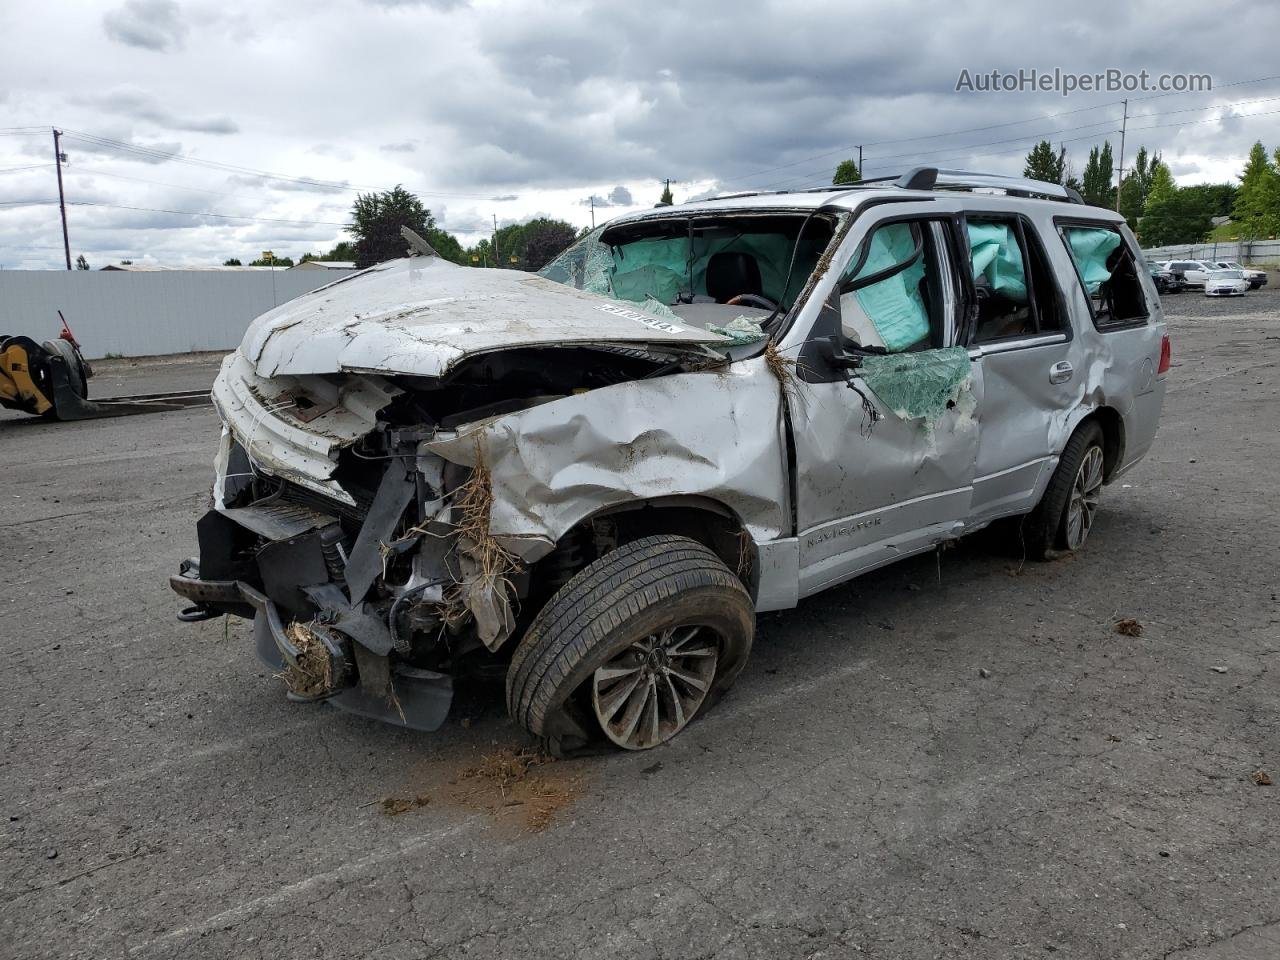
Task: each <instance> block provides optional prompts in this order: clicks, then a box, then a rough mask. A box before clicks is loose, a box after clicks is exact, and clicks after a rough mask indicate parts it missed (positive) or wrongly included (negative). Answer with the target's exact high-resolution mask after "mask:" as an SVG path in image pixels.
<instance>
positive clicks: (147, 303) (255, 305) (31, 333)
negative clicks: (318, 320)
mask: <svg viewBox="0 0 1280 960" xmlns="http://www.w3.org/2000/svg"><path fill="white" fill-rule="evenodd" d="M336 279H338V278H337V277H335V276H333V274H332V273H330V272H329V271H325V270H288V271H286V270H278V271H275V272H274V275H273V274H272V272H271V271H244V272H240V271H227V272H221V271H206V270H164V271H155V272H146V273H144V272H138V273H130V272H128V271H114V270H107V271H100V270H0V335H4V336H16V335H19V334H23V335H26V336H28V337H31V338H32V339H33V340H35V341H37V342H39V341H42V340H49V339H51V338H53V337H55V336H57V334H58V331H59V329H60V327H59V323H58V311H59V310H61V311H62V312H63V314H64V315H65V316H66V318H67V324H68V325H69V326H70V327H71V330H72V332H73V333H74V334H75V335H76V339H77V340H79V341H80V344H81V346H82V347H83V348H84V353H85V356H87V357H89V358H90V359H93V358H97V357H104V356H106V355H107V354H112V355H118V356H124V357H140V356H150V355H153V354H171V353H189V352H192V351H196V350H233V349H235V347H237V346H238V345H239V343H240V340H241V338H242V337H243V336H244V331H245V329H246V328H247V327H248V325H249V322H250V321H251V320H253V319H254V318H255V317H258V316H260V315H262V314H263V313H266V312H267V311H268V310H270V309H271V308H272V307H274V306H276V305H277V304H280V303H284V302H285V301H286V300H292V299H293V298H294V297H296V296H299V295H301V294H304V293H306V292H307V291H309V290H314V289H315V288H316V287H321V286H324V285H325V284H326V283H330V282H332V281H333V280H336Z"/></svg>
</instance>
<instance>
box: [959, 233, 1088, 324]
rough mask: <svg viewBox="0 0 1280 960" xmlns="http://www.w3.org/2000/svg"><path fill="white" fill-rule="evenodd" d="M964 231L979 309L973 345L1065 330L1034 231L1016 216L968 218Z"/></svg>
mask: <svg viewBox="0 0 1280 960" xmlns="http://www.w3.org/2000/svg"><path fill="white" fill-rule="evenodd" d="M965 227H966V233H967V235H968V239H969V262H970V267H971V270H972V276H973V286H974V295H975V296H976V297H977V308H978V309H977V318H976V324H975V329H974V336H973V340H974V342H975V343H992V342H994V341H997V340H1006V339H1014V338H1018V337H1026V336H1034V335H1035V334H1037V333H1046V332H1052V331H1058V330H1062V329H1064V328H1065V312H1064V311H1063V308H1062V302H1061V297H1060V295H1059V292H1058V287H1057V284H1056V283H1055V282H1054V279H1053V271H1052V270H1051V269H1050V267H1049V262H1048V257H1047V256H1046V255H1045V252H1044V248H1043V246H1042V245H1041V244H1040V241H1039V238H1038V237H1037V236H1036V233H1035V230H1034V228H1032V227H1030V226H1029V225H1028V224H1027V222H1026V221H1025V220H1024V219H1023V218H1022V217H1016V216H1010V217H1001V216H981V217H970V218H968V219H967V221H966V224H965Z"/></svg>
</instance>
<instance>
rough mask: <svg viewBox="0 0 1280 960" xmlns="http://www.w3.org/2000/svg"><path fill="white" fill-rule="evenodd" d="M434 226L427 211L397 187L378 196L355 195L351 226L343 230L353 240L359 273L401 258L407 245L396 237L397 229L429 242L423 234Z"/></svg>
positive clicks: (429, 212) (414, 198)
mask: <svg viewBox="0 0 1280 960" xmlns="http://www.w3.org/2000/svg"><path fill="white" fill-rule="evenodd" d="M434 226H435V218H434V217H432V216H431V211H430V210H428V209H427V208H426V207H424V206H423V205H422V201H421V200H419V199H418V198H417V197H415V196H414V195H413V194H412V193H410V192H409V191H408V190H406V189H405V188H404V187H402V186H400V185H399V184H396V186H395V188H394V189H391V190H385V191H383V192H382V193H361V194H358V195H357V196H356V201H355V203H354V204H352V206H351V223H350V225H349V226H348V227H347V232H349V233H350V234H351V235H352V236H353V237H355V261H356V266H357V267H359V268H360V269H362V270H363V269H364V268H365V267H371V266H373V265H374V264H375V263H382V262H383V261H384V260H395V259H398V258H400V257H403V256H404V255H405V250H406V248H407V244H406V243H405V241H404V237H402V236H400V228H401V227H408V228H409V229H410V230H412V231H413V232H414V233H416V234H418V236H420V237H423V238H424V239H428V242H430V241H429V238H428V237H427V235H428V234H429V233H430V232H431V228H432V227H434Z"/></svg>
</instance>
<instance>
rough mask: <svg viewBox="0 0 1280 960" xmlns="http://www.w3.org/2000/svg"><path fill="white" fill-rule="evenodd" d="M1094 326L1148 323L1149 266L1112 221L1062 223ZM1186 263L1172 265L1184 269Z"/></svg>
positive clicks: (1106, 326) (1112, 326)
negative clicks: (1146, 275)
mask: <svg viewBox="0 0 1280 960" xmlns="http://www.w3.org/2000/svg"><path fill="white" fill-rule="evenodd" d="M1058 232H1059V233H1060V234H1061V236H1062V241H1063V243H1065V244H1066V247H1067V252H1068V253H1069V254H1070V255H1071V260H1072V262H1073V263H1074V264H1075V267H1076V276H1077V278H1078V279H1079V281H1080V287H1081V289H1082V290H1083V292H1084V296H1085V297H1086V299H1087V300H1088V303H1089V312H1090V313H1091V314H1092V316H1093V323H1094V326H1095V327H1097V328H1098V329H1099V330H1110V329H1117V328H1122V327H1128V326H1134V325H1137V324H1143V323H1146V322H1147V319H1148V318H1149V317H1150V315H1151V309H1150V307H1149V305H1148V304H1147V295H1146V291H1145V290H1144V289H1143V286H1142V281H1141V279H1140V274H1141V272H1142V271H1143V270H1144V269H1145V266H1141V267H1140V266H1139V264H1140V262H1141V261H1140V260H1139V258H1138V257H1137V255H1136V254H1135V253H1134V251H1133V250H1132V248H1131V247H1130V246H1129V244H1128V243H1127V242H1126V240H1125V238H1124V235H1123V234H1122V233H1121V232H1120V231H1119V230H1118V229H1117V228H1116V227H1115V226H1113V225H1111V224H1109V223H1086V222H1066V223H1063V222H1059V224H1058ZM1183 266H1184V265H1183V264H1178V263H1175V264H1172V267H1173V269H1175V270H1176V269H1181V268H1182V267H1183Z"/></svg>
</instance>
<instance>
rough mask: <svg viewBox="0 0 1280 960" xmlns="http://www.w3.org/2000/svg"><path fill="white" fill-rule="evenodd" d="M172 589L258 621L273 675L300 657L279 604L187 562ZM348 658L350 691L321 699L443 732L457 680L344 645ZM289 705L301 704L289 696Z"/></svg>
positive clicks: (262, 652) (261, 648)
mask: <svg viewBox="0 0 1280 960" xmlns="http://www.w3.org/2000/svg"><path fill="white" fill-rule="evenodd" d="M169 586H170V587H171V588H172V589H173V591H174V593H176V594H178V595H179V596H180V597H184V598H186V599H187V600H190V601H191V602H192V604H194V606H195V608H198V609H200V610H207V611H211V612H212V613H213V614H214V615H216V614H218V613H234V614H237V615H240V616H251V617H252V618H253V638H254V646H255V648H256V652H257V654H258V659H259V660H261V661H262V662H263V663H264V664H266V665H267V666H269V667H271V668H272V669H273V670H277V671H278V670H283V669H284V668H285V665H286V663H287V662H289V661H291V660H293V659H294V657H296V656H297V653H298V651H297V649H296V648H295V647H294V645H293V643H292V642H291V641H290V640H289V637H288V635H287V633H286V631H285V623H284V620H283V619H282V617H281V615H280V609H279V607H277V605H276V603H275V602H274V601H273V600H272V599H271V598H270V597H268V596H267V595H266V594H264V593H262V592H261V591H259V590H258V589H256V588H255V587H253V586H252V585H250V584H247V583H245V582H244V581H241V580H202V579H200V564H199V561H197V560H195V559H189V560H184V561H183V562H182V564H181V565H180V567H179V570H178V572H177V573H175V574H173V575H172V576H170V577H169ZM345 644H346V649H345V653H346V655H347V657H348V658H349V659H350V660H351V661H352V663H353V664H354V670H353V671H351V680H350V682H349V685H347V686H344V687H343V688H342V689H339V690H335V691H334V692H332V693H330V694H328V695H327V696H325V697H323V698H322V699H325V700H327V701H328V702H329V703H332V704H333V705H334V706H335V707H337V708H338V709H340V710H345V711H346V712H348V713H354V714H358V715H359V716H362V717H369V718H370V719H373V720H380V721H382V722H384V723H390V724H393V725H395V726H398V727H407V728H409V729H412V730H427V731H431V730H438V729H439V728H440V727H441V725H442V724H443V723H444V721H445V718H446V717H447V716H448V715H449V707H450V705H451V703H452V702H453V679H452V678H451V677H450V676H448V675H447V674H443V673H437V672H435V671H433V670H423V669H419V668H417V667H411V666H409V665H407V664H402V663H398V662H394V661H393V660H392V659H391V658H390V657H389V656H386V655H385V654H382V655H380V654H379V653H377V652H375V651H372V650H369V649H368V648H366V647H363V646H362V645H361V644H360V643H359V642H358V641H357V640H354V639H349V638H348V639H347V640H346V641H345ZM290 699H299V698H296V697H293V696H292V695H290Z"/></svg>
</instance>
